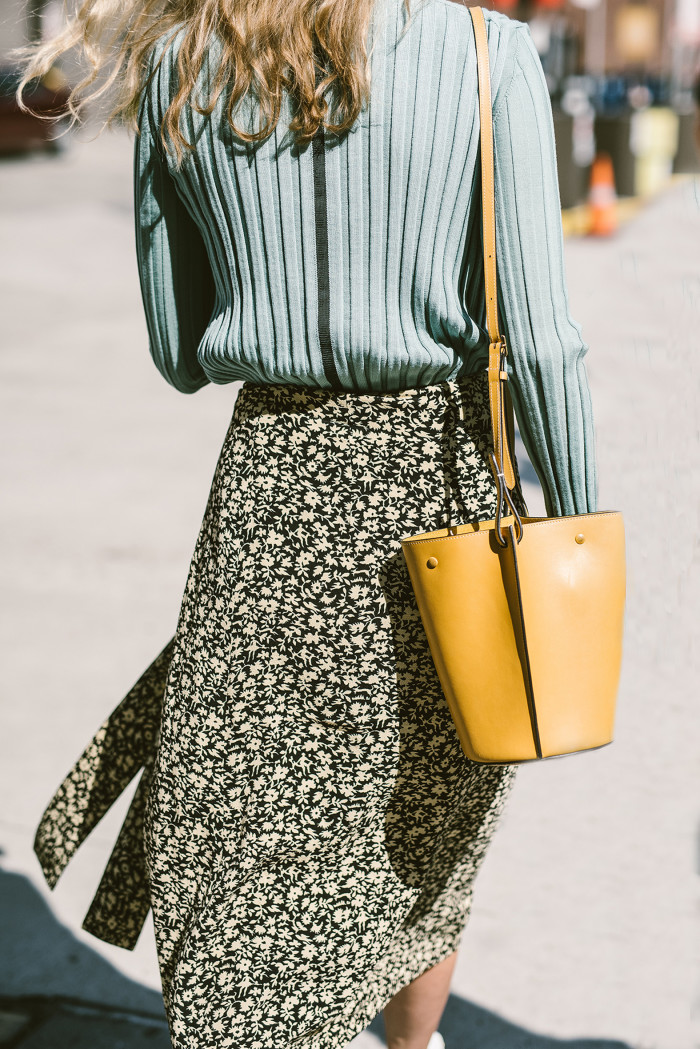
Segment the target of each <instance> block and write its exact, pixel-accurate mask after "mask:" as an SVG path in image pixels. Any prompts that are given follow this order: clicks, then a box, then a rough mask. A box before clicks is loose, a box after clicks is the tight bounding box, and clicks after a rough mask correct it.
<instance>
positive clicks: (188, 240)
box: [136, 0, 595, 512]
mask: <svg viewBox="0 0 700 1049" xmlns="http://www.w3.org/2000/svg"><path fill="white" fill-rule="evenodd" d="M485 15H486V21H487V29H488V37H489V52H490V61H491V83H492V99H493V109H494V135H495V150H496V182H497V186H496V201H497V229H498V241H499V260H498V262H499V270H500V276H501V279H503V278H504V276H506V277H507V283H506V286H505V290H504V293H503V295H502V297H501V302H502V309H503V313H504V317H503V329H504V330H505V333H506V335H507V336H508V337H509V342H510V344H511V345H512V346H513V347H514V350H513V353H514V359H513V366H514V368H515V373H516V375H515V377H516V379H517V387H518V388H517V389H516V390H515V391H514V393H515V401H516V409H517V410H518V417H519V422H520V425H521V429H522V431H523V436H524V438H525V441H526V444H527V446H528V450H529V451H530V454H531V457H532V458H533V461H534V462H535V465H536V467H537V468H538V472H539V473H540V475H541V477H542V479H543V481H544V487H545V496H546V497H548V500H549V503H550V506H552V507H553V508H559V509H561V510H563V511H564V512H572V511H573V510H586V509H590V508H591V502H592V499H593V498H594V486H595V476H594V464H593V462H592V458H591V460H590V461H589V462H588V463H587V464H584V463H583V461H582V457H581V445H580V442H579V441H578V436H579V435H580V432H581V429H582V428H584V427H587V426H589V425H590V409H589V405H588V394H587V388H586V386H585V375H584V380H583V389H582V383H581V373H580V362H581V358H582V356H583V354H584V353H585V350H586V349H587V347H586V346H585V344H584V343H583V342H582V340H581V335H580V328H579V326H578V325H577V324H576V323H575V322H574V321H572V320H571V318H570V317H569V315H568V304H567V300H566V289H565V287H564V282H563V261H562V241H561V219H560V216H559V194H558V186H557V182H556V159H555V153H554V141H553V135H552V126H551V109H550V102H549V96H548V93H547V89H546V85H545V81H544V76H543V73H542V69H541V65H540V62H539V58H538V56H537V52H536V51H535V48H534V45H533V43H532V39H531V37H530V33H529V29H528V27H527V25H526V24H524V23H522V22H518V21H515V20H512V19H509V18H507V17H506V16H505V15H502V14H498V13H495V12H492V11H488V10H487V11H485ZM404 24H405V14H404V5H403V0H381V2H380V3H379V4H378V6H377V8H376V9H375V12H374V17H373V23H372V27H371V33H370V40H369V44H370V46H372V44H373V45H374V47H373V50H372V53H371V96H370V103H369V105H368V107H367V108H366V109H365V110H364V111H363V112H362V114H361V116H360V118H359V119H358V121H357V122H356V123H355V125H354V126H353V128H352V130H351V131H350V132H349V133H348V134H346V135H344V136H342V137H340V138H333V137H327V138H326V140H325V142H324V140H323V138H322V137H321V136H317V138H316V140H315V141H314V142H313V143H312V144H310V145H308V146H306V147H302V148H299V147H297V146H295V145H294V142H293V136H292V135H291V134H289V133H288V132H287V126H288V122H289V119H290V110H289V101H288V98H287V97H285V99H284V103H283V109H282V118H281V120H280V123H279V125H278V127H277V128H276V130H275V132H274V134H273V135H271V136H270V137H269V138H268V139H266V140H265V141H263V142H262V143H261V144H259V145H257V146H256V147H255V148H250V147H246V146H244V145H243V144H241V143H240V141H239V140H236V139H235V138H234V136H233V134H232V132H231V130H230V128H229V126H228V124H227V122H226V120H225V116H224V112H223V104H222V103H219V105H218V106H217V108H216V109H215V111H214V114H213V115H212V116H211V117H205V116H202V115H200V114H198V113H196V112H195V111H194V110H193V109H191V108H190V107H186V109H185V111H184V114H183V120H184V121H185V125H184V128H183V130H184V131H185V134H186V136H187V137H188V138H189V139H190V141H195V142H196V149H195V151H194V152H193V153H192V154H189V155H187V156H186V159H185V161H184V163H183V165H182V167H181V168H180V169H177V168H176V166H175V164H174V162H173V161H168V170H165V161H164V159H163V155H162V152H161V150H160V148H159V145H158V144H157V140H158V127H159V124H160V120H161V119H162V116H163V113H164V111H165V109H166V108H167V105H168V103H169V101H170V98H171V97H172V91H173V86H174V83H175V81H176V79H177V73H176V57H177V44H178V41H177V39H176V40H175V41H174V42H173V43H172V44H170V46H169V47H168V48H167V49H166V50H165V53H164V54H163V58H162V61H161V63H160V66H159V68H158V70H157V73H156V76H155V77H154V79H153V81H152V84H151V87H150V89H149V91H148V94H147V97H146V99H145V106H144V108H143V111H142V115H141V126H142V134H141V135H140V138H139V141H138V144H137V157H136V174H137V184H136V194H137V219H138V226H139V241H138V243H139V261H140V272H141V278H142V287H143V292H144V303H145V306H146V314H147V318H148V321H149V332H150V341H151V351H152V353H153V355H154V359H155V361H156V363H157V365H158V367H159V368H160V370H161V371H162V372H163V374H164V375H165V377H166V378H167V379H168V380H169V381H170V382H171V383H173V385H175V386H176V387H178V388H179V389H181V390H183V391H185V392H190V391H192V390H195V389H198V388H199V387H200V386H202V385H203V384H204V383H205V382H207V381H213V382H219V383H225V382H230V381H232V380H237V379H238V380H248V381H252V382H262V383H267V382H294V383H299V384H302V385H311V386H321V387H326V386H332V387H339V388H343V389H349V390H356V391H363V390H368V391H369V390H371V391H382V390H396V389H402V388H404V387H415V386H422V385H427V384H431V383H436V382H441V381H443V380H446V379H450V378H454V377H457V376H461V375H465V374H471V373H473V372H475V371H477V370H479V369H480V368H482V367H483V366H484V364H485V361H486V354H487V349H488V337H487V334H486V331H485V322H484V302H483V267H482V261H481V196H480V194H481V190H480V180H479V135H478V130H479V116H478V93H477V78H476V47H475V42H474V35H473V30H472V26H471V18H470V16H469V12H468V11H467V9H466V8H464V7H462V6H461V5H459V4H456V3H453V2H451V0H424V3H422V4H420V5H419V6H417V7H416V6H414V8H413V18H412V20H411V24H410V25H409V26H408V29H407V31H406V32H405V34H403V35H402V30H403V28H404ZM159 54H160V52H157V55H159ZM210 61H212V59H211V58H210ZM525 175H527V176H528V177H527V178H525V177H524V176H525ZM183 202H184V203H183ZM543 383H544V387H545V392H546V393H547V395H548V401H549V402H550V403H549V405H548V409H547V412H546V414H545V411H544V409H543V408H542V407H541V401H542V396H541V389H542V384H543ZM572 428H573V430H574V431H575V434H576V438H577V441H576V444H575V447H574V448H573V451H572V454H570V452H569V449H568V447H567V443H568V442H567V434H568V433H570V432H571V429H572ZM552 451H554V457H555V459H556V458H559V459H560V460H561V464H566V469H565V470H562V469H559V470H557V464H556V462H555V463H554V469H552V466H551V464H550V463H549V461H548V458H549V457H550V456H551V452H552ZM558 452H559V455H557V453H558ZM572 458H573V462H571V473H570V475H569V461H570V460H571V459H572ZM577 460H578V461H577ZM555 475H556V476H555Z"/></svg>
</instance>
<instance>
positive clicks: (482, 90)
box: [468, 7, 515, 490]
mask: <svg viewBox="0 0 700 1049" xmlns="http://www.w3.org/2000/svg"><path fill="white" fill-rule="evenodd" d="M468 11H469V14H470V15H471V17H472V23H473V25H474V36H475V38H476V58H477V70H478V79H479V123H480V141H481V205H482V207H481V213H482V220H483V233H482V237H483V247H484V290H485V294H486V323H487V327H488V332H489V364H488V385H489V410H490V413H491V434H492V437H493V448H494V456H495V469H494V473H495V474H496V483H497V484H499V482H500V483H504V484H505V486H506V487H507V488H509V489H511V490H512V489H513V488H515V471H514V470H513V463H512V461H511V455H510V448H509V442H508V431H509V429H510V430H511V432H512V411H513V409H512V404H511V401H510V397H509V395H508V393H507V391H506V387H505V383H506V381H507V374H506V366H505V359H506V354H507V348H506V340H505V336H503V335H501V334H500V333H499V331H498V298H497V281H496V204H495V189H494V166H493V117H492V110H491V71H490V65H489V45H488V36H487V34H486V21H485V19H484V12H483V9H482V8H481V7H470V8H468Z"/></svg>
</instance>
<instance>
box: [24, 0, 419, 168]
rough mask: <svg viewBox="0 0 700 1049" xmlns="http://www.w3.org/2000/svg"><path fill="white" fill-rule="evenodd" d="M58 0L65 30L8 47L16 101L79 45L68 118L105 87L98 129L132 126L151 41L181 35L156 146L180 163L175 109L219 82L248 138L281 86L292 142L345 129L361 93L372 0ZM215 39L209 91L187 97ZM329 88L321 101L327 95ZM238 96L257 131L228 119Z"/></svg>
mask: <svg viewBox="0 0 700 1049" xmlns="http://www.w3.org/2000/svg"><path fill="white" fill-rule="evenodd" d="M64 2H65V25H64V28H63V29H62V31H61V32H60V33H59V34H58V35H57V36H55V37H54V38H53V39H50V40H46V41H41V42H39V43H36V44H32V45H29V46H28V47H25V48H22V49H20V50H18V51H17V52H16V56H17V57H19V58H20V59H21V60H22V64H23V79H22V82H21V84H20V86H19V89H18V92H17V98H18V101H19V102H20V105H22V107H23V108H25V109H28V108H29V106H28V105H27V103H26V101H24V100H23V94H24V90H25V88H26V87H27V85H28V84H29V82H30V81H32V80H34V79H35V78H39V77H43V76H45V75H46V74H47V73H48V72H49V70H50V69H51V68H52V66H53V64H54V63H55V62H56V60H57V59H59V58H60V57H61V56H62V55H63V54H65V53H66V52H68V51H70V50H72V49H73V48H77V50H78V53H79V55H80V57H81V58H82V59H84V60H85V62H86V65H87V70H88V71H87V74H86V76H85V77H84V79H82V80H81V81H80V82H79V83H77V84H76V85H75V86H74V87H73V89H72V90H71V93H70V98H69V101H68V106H67V108H68V113H69V114H70V118H71V125H73V124H75V123H76V122H80V121H81V119H82V114H83V110H84V108H85V107H86V106H87V105H89V104H90V103H92V102H94V101H96V100H97V99H99V98H102V97H103V96H106V97H107V98H108V99H111V101H110V104H109V110H108V116H107V117H106V119H105V126H107V125H110V124H112V123H113V122H114V121H117V120H121V121H123V122H125V123H126V124H128V125H130V126H131V127H132V128H133V129H134V130H138V124H137V118H138V109H139V102H140V98H141V94H142V91H143V88H144V87H145V85H146V83H147V80H148V70H149V63H150V59H151V53H152V50H153V48H154V46H155V44H156V42H157V41H159V40H160V39H161V38H165V40H166V41H168V42H169V41H170V40H171V39H174V37H175V36H177V35H178V34H180V33H181V34H182V35H181V42H180V46H179V48H178V51H177V72H178V85H177V92H176V94H175V96H174V98H173V99H172V101H171V102H170V105H169V106H168V108H167V110H166V112H165V115H164V118H163V122H162V124H161V128H160V133H161V137H162V140H163V145H164V147H165V148H166V149H169V150H170V151H171V152H173V153H174V154H175V155H176V156H177V159H178V161H180V160H181V158H182V155H183V151H185V150H189V149H192V148H193V145H192V144H191V143H190V142H188V141H187V139H186V138H185V137H184V135H183V134H182V132H181V129H180V115H181V113H182V109H183V107H184V106H186V105H191V106H192V107H193V108H194V109H195V110H196V111H197V112H199V113H203V114H210V113H211V112H212V110H213V108H214V106H215V105H216V103H217V101H218V99H219V98H220V96H221V95H222V92H224V91H225V92H227V96H228V97H227V104H226V115H227V119H228V122H229V124H230V126H231V128H232V129H233V131H234V133H235V134H236V135H237V136H238V138H239V139H241V140H243V141H245V142H256V141H262V140H263V139H265V138H267V137H268V136H269V135H270V134H272V132H273V131H274V129H275V127H276V125H277V122H278V120H279V117H280V109H281V104H282V97H283V92H284V91H286V92H288V94H289V96H290V98H291V99H292V101H293V104H294V116H293V119H292V121H291V122H290V124H289V129H290V131H291V132H293V133H294V135H295V137H296V139H297V141H298V142H300V143H306V142H308V141H309V140H310V139H311V138H313V136H314V135H315V134H316V132H317V130H318V129H319V127H323V128H324V129H326V130H327V131H328V132H330V133H332V134H335V135H340V134H342V133H343V132H344V131H346V130H348V129H349V128H350V127H351V126H352V125H353V124H354V122H355V120H356V119H357V117H358V115H359V113H360V111H361V110H362V108H363V107H364V105H365V103H366V101H367V99H368V95H369V55H368V53H367V32H368V29H369V23H370V19H371V16H372V11H373V8H374V4H375V0H64ZM404 7H405V10H406V13H407V16H408V19H409V20H410V17H411V10H410V0H404ZM214 40H216V41H217V43H218V44H220V47H221V60H220V62H219V64H218V68H217V71H216V76H215V78H214V81H213V83H212V84H211V85H210V90H209V97H208V98H205V99H195V97H194V91H195V86H196V84H197V80H198V77H199V75H200V72H201V70H202V65H203V62H204V59H205V57H206V53H207V48H208V47H209V45H210V44H211V43H212V42H213V41H214ZM218 57H219V56H218V54H217V59H218ZM317 73H318V74H319V75H318V76H317ZM329 89H330V91H331V96H332V102H331V105H330V106H329V105H328V103H327V101H326V98H325V95H326V93H327V92H328V91H329ZM247 96H251V98H253V99H254V100H255V101H256V103H257V105H258V112H259V126H258V130H257V131H246V130H244V128H243V127H239V126H238V125H237V124H236V121H235V112H236V109H237V107H238V105H239V104H240V103H241V102H242V101H243V100H244V99H245V98H246V97H247ZM225 97H226V96H225Z"/></svg>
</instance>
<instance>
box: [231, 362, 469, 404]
mask: <svg viewBox="0 0 700 1049" xmlns="http://www.w3.org/2000/svg"><path fill="white" fill-rule="evenodd" d="M485 382H486V370H485V369H484V370H483V371H479V372H476V373H474V374H472V375H465V376H460V377H458V378H455V379H444V380H443V381H442V382H437V383H429V384H426V385H425V386H408V387H405V388H403V389H399V390H349V389H336V388H332V387H326V386H307V385H304V384H301V383H289V382H280V383H253V382H244V383H243V386H242V387H241V391H240V393H241V394H243V395H244V397H245V399H246V400H253V401H257V402H258V403H261V404H264V403H268V404H275V405H277V406H280V405H281V404H285V403H288V404H290V405H291V404H293V403H294V402H295V401H301V402H303V403H304V404H305V405H306V406H308V407H312V406H314V405H318V406H321V405H324V404H330V403H334V404H338V405H339V406H342V405H343V404H348V405H349V404H353V405H357V406H360V405H365V406H368V407H369V406H370V405H374V404H376V405H382V406H384V405H390V404H392V403H393V402H398V403H401V404H404V403H405V402H406V401H408V402H409V403H410V402H412V401H413V402H416V403H417V404H420V405H421V406H425V405H427V404H429V403H431V402H432V403H434V404H436V405H437V404H446V403H450V402H453V403H461V402H463V401H465V400H467V401H468V400H470V399H471V398H472V396H473V394H474V391H475V389H476V388H478V387H479V386H481V385H483V384H484V383H485ZM239 396H240V394H239Z"/></svg>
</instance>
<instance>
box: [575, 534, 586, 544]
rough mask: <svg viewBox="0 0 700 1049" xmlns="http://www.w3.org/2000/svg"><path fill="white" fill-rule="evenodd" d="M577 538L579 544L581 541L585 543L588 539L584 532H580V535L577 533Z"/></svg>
mask: <svg viewBox="0 0 700 1049" xmlns="http://www.w3.org/2000/svg"><path fill="white" fill-rule="evenodd" d="M575 538H576V542H577V543H578V544H579V545H580V544H581V543H585V541H586V537H585V535H584V534H583V532H579V534H578V535H577V536H576V537H575Z"/></svg>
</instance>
